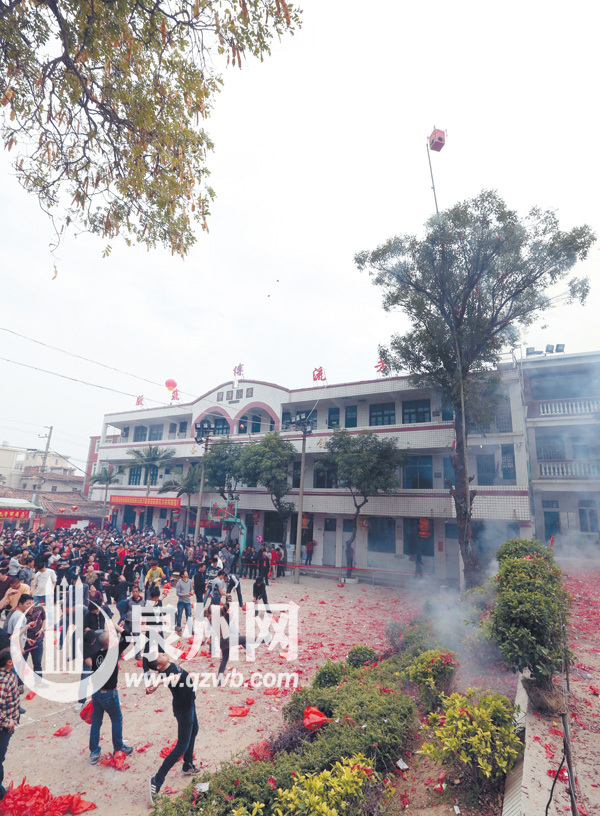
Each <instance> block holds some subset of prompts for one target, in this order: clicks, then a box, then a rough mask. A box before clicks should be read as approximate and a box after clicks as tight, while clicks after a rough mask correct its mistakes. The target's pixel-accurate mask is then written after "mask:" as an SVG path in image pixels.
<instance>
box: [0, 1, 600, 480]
mask: <svg viewBox="0 0 600 816" xmlns="http://www.w3.org/2000/svg"><path fill="white" fill-rule="evenodd" d="M300 5H301V8H302V9H303V12H304V13H303V27H302V29H301V30H300V31H299V32H298V33H297V34H296V35H295V36H294V37H285V38H284V39H283V40H282V41H281V42H280V43H276V44H275V45H274V48H273V54H272V56H271V57H270V58H267V59H266V60H265V61H264V62H263V63H260V62H258V61H254V60H252V59H251V58H249V59H248V60H247V61H246V62H245V63H244V65H243V68H242V70H238V69H232V68H229V69H225V70H224V72H223V74H224V88H223V91H222V92H221V94H220V95H219V96H218V98H217V99H216V102H215V105H214V110H213V113H212V116H211V118H210V119H209V120H208V122H207V129H208V131H209V133H210V135H211V137H212V139H213V140H214V142H215V150H214V152H213V153H212V154H211V155H210V156H209V160H208V162H209V167H210V170H211V174H212V175H211V183H212V186H213V187H214V189H215V191H216V193H217V198H216V201H215V202H214V204H213V214H212V216H211V218H210V222H209V226H210V233H209V234H208V235H207V234H206V233H203V232H201V231H200V230H198V240H197V243H196V245H195V247H194V248H193V249H192V251H191V252H190V253H189V255H188V256H187V257H186V259H185V260H183V261H182V260H181V258H179V257H176V258H173V257H171V255H170V253H168V252H167V251H163V250H153V251H150V252H148V251H146V249H145V248H140V247H135V248H127V247H126V246H125V244H124V243H122V242H120V241H118V240H117V241H114V242H113V243H112V246H113V249H112V253H111V255H110V256H109V258H107V259H103V258H102V250H103V249H104V246H105V242H103V241H102V240H101V239H100V238H95V237H92V236H86V235H80V236H79V237H78V238H75V237H74V236H73V235H71V236H69V237H67V239H66V240H64V242H63V243H62V244H61V246H60V248H59V250H58V252H57V254H56V257H55V256H53V255H52V254H51V252H50V249H49V246H50V243H51V241H52V229H51V226H50V224H49V222H48V221H47V220H46V217H45V216H44V215H43V213H42V212H41V211H40V210H39V207H38V205H37V202H36V201H35V200H34V199H33V198H31V197H29V196H27V194H26V193H25V192H24V191H22V190H21V188H20V187H19V186H18V184H17V183H16V181H15V180H14V178H13V176H12V174H11V168H10V164H9V161H8V156H7V155H6V154H0V218H1V220H0V223H1V225H2V226H1V227H0V230H1V236H2V252H1V255H0V270H1V275H0V280H1V282H2V295H1V303H2V308H1V310H0V326H1V327H2V329H4V330H6V329H8V330H9V331H4V330H3V331H0V357H3V358H8V359H10V360H13V361H18V362H20V363H25V364H27V365H30V366H37V367H39V368H45V369H49V370H51V371H55V372H58V373H61V374H65V375H67V376H70V377H75V378H79V379H83V380H86V381H88V382H91V383H96V384H98V385H102V386H104V387H106V388H113V389H116V390H118V391H124V392H127V394H131V395H134V396H135V395H142V394H143V395H144V396H145V397H146V399H147V400H148V399H154V400H157V401H164V402H165V403H167V402H168V399H169V395H168V392H167V391H166V389H165V388H164V387H162V386H160V383H163V382H164V381H165V380H166V379H167V378H173V379H175V380H176V381H177V383H178V385H179V387H180V390H181V391H182V392H183V393H185V395H186V396H185V399H191V398H192V397H193V396H196V395H200V394H203V393H205V392H206V391H208V390H210V389H212V388H214V387H215V386H217V385H219V384H220V383H222V382H225V381H227V380H229V379H230V378H231V376H232V369H233V367H234V366H235V365H237V364H238V363H242V364H243V365H244V377H246V378H249V379H258V380H266V381H269V382H276V383H279V384H281V385H284V386H286V387H289V388H301V387H307V386H311V385H312V384H313V383H312V371H313V369H314V368H315V367H317V366H323V368H324V371H325V374H326V376H327V380H328V382H330V383H336V382H346V381H351V380H363V379H371V378H374V377H375V376H376V372H375V365H376V363H377V360H378V353H377V347H378V344H380V343H384V344H385V343H386V341H387V340H388V339H389V337H390V336H391V335H392V334H393V333H396V332H399V333H402V332H404V331H406V330H407V329H408V328H409V324H408V322H407V320H406V318H405V317H404V316H403V315H402V313H399V312H395V313H391V314H386V313H384V312H383V310H382V308H381V292H380V291H379V290H378V289H377V288H376V287H375V286H373V285H372V283H371V281H370V279H369V277H368V275H367V274H365V273H359V272H358V270H357V269H356V266H355V264H354V260H353V259H354V255H355V254H356V253H357V252H358V251H361V250H364V249H373V248H375V247H376V246H378V245H379V244H381V243H383V242H385V241H386V240H387V239H388V238H390V237H391V236H393V235H395V234H401V233H419V232H420V230H421V229H422V225H423V224H424V222H425V221H426V219H427V218H428V217H429V216H430V215H431V214H432V213H433V212H434V201H433V196H432V191H431V180H430V177H429V167H428V163H427V156H426V149H427V148H426V140H427V136H428V135H429V133H430V131H431V130H432V129H433V126H434V125H435V126H437V127H440V128H443V129H444V130H446V131H447V142H446V146H445V147H444V149H443V150H442V151H441V152H440V153H438V154H432V163H433V169H434V174H435V183H436V189H437V195H438V202H439V205H440V208H441V209H443V208H445V207H450V206H452V205H453V204H455V203H456V202H457V201H461V200H463V199H466V198H469V197H472V196H475V195H476V194H477V193H478V192H479V191H480V190H482V189H484V188H487V189H496V190H497V191H498V192H499V193H500V195H501V196H502V197H503V198H504V199H505V201H506V202H507V204H508V205H509V206H510V207H511V208H513V209H516V210H518V211H519V212H520V213H522V214H524V213H525V212H526V211H527V210H528V209H529V208H530V207H532V206H534V205H537V206H540V207H543V208H553V209H555V210H556V211H557V213H558V216H559V219H560V221H561V226H562V227H564V228H572V227H574V226H577V225H580V224H583V223H588V224H590V225H591V227H592V228H593V229H594V230H595V231H596V232H597V233H598V234H600V218H599V208H598V182H599V177H598V176H599V172H598V160H597V155H598V143H599V142H600V115H599V113H598V104H597V87H596V83H597V75H598V74H597V59H596V51H597V31H598V25H599V23H600V9H599V8H598V7H597V6H595V5H594V4H592V3H591V2H589V1H588V2H578V1H577V0H576V1H575V2H572V3H569V4H568V5H556V4H554V5H552V4H550V5H549V4H548V3H541V2H537V0H529V2H527V3H522V2H514V0H507V2H504V3H503V4H502V5H500V6H499V5H497V4H485V3H481V2H467V1H466V0H454V2H452V3H450V2H440V1H439V0H430V1H429V2H427V3H407V2H400V0H372V2H371V3H368V4H365V3H364V2H360V3H359V2H356V1H355V0H303V2H301V3H300ZM599 249H600V243H599V244H597V245H596V246H595V247H594V248H593V249H592V251H591V252H590V255H589V257H588V259H587V260H586V262H585V263H583V264H581V265H580V267H579V268H578V270H577V271H578V272H579V273H580V274H587V275H588V276H589V277H590V280H591V287H592V288H591V295H590V298H589V300H588V303H587V304H586V306H585V307H581V306H569V307H566V306H562V307H560V308H558V309H556V310H554V311H552V312H549V313H546V314H545V315H544V316H543V318H542V319H541V320H540V321H539V322H538V323H537V324H536V325H535V326H533V327H531V328H530V329H528V330H527V332H526V334H525V335H524V336H523V338H522V341H523V344H524V345H532V346H537V348H543V347H544V346H545V345H546V343H552V344H555V343H565V345H566V351H567V352H580V351H590V350H597V349H600V331H599V330H598V314H599V312H600V279H599V278H600V276H599V272H600V254H598V250H599ZM55 263H56V266H57V269H58V276H57V277H56V279H54V280H53V279H52V274H53V266H54V264H55ZM10 332H17V333H19V334H23V335H26V336H27V337H31V338H34V339H36V340H39V341H42V342H44V343H46V344H51V345H54V346H57V347H59V348H61V349H66V350H68V351H71V352H73V353H75V354H79V355H81V356H84V357H88V358H90V359H92V360H95V361H98V362H101V363H104V364H105V365H107V366H112V367H114V368H118V369H121V370H123V371H126V372H129V373H131V374H135V375H137V376H139V377H142V378H146V379H148V380H151V381H153V382H156V383H158V384H159V385H156V386H154V385H150V384H148V383H144V382H140V381H139V380H136V379H134V378H133V377H131V376H126V375H124V374H119V373H116V372H114V371H110V370H108V369H106V368H101V367H99V366H96V365H93V364H91V363H88V362H84V361H82V360H77V359H74V358H73V357H70V356H67V355H65V354H62V353H60V352H58V351H53V350H51V349H49V348H47V347H43V346H40V345H36V344H34V343H32V342H30V341H27V340H25V339H23V338H21V337H18V336H16V335H15V334H11V333H10ZM0 375H1V382H2V390H1V395H2V398H1V400H0V442H5V441H6V442H9V443H10V444H12V445H25V446H27V447H42V446H43V444H44V440H43V439H39V438H38V434H43V433H44V432H45V431H44V427H43V426H46V425H53V426H54V437H53V444H52V448H53V449H55V450H58V451H59V452H60V453H63V454H66V455H70V456H71V457H73V458H72V461H73V464H74V465H75V466H77V467H80V468H83V467H84V460H85V457H86V452H87V444H88V439H89V436H90V435H92V434H96V433H98V432H99V430H100V428H101V423H102V417H103V415H104V414H105V413H108V412H113V411H120V410H129V409H130V408H133V407H134V406H135V399H134V396H124V395H120V394H117V393H112V392H110V391H106V390H102V389H98V388H94V387H91V386H85V385H82V384H80V383H76V382H70V381H67V380H64V379H60V378H57V377H54V376H51V375H49V374H45V373H42V372H39V371H35V370H31V369H27V368H23V367H21V366H17V365H15V364H13V363H8V362H4V361H2V360H0ZM146 404H147V405H153V404H154V403H150V402H147V403H146Z"/></svg>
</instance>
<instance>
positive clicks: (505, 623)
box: [491, 589, 565, 688]
mask: <svg viewBox="0 0 600 816" xmlns="http://www.w3.org/2000/svg"><path fill="white" fill-rule="evenodd" d="M560 592H561V591H559V592H554V593H553V592H551V591H550V590H544V589H539V590H538V589H536V590H531V589H529V590H524V591H522V592H511V591H509V592H504V593H502V594H501V595H500V597H499V599H498V603H497V605H496V608H495V609H494V610H493V611H492V613H491V633H492V637H493V638H494V640H495V641H496V643H497V644H498V647H499V649H500V652H501V653H502V657H503V658H504V661H505V662H506V663H507V664H508V665H509V666H510V668H511V669H512V671H513V672H517V671H521V672H522V671H523V670H524V669H529V671H530V674H531V677H532V678H533V679H534V680H535V683H536V685H538V686H539V687H540V688H550V687H551V686H552V675H553V674H554V673H555V672H556V671H558V670H559V669H560V667H561V664H562V657H563V633H562V621H563V620H564V617H565V608H564V605H563V599H562V596H561V594H560Z"/></svg>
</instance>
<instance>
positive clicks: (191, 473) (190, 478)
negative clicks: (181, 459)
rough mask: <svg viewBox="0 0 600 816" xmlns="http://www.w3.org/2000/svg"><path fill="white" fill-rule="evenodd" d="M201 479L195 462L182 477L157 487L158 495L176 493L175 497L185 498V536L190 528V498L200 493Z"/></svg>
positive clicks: (167, 480)
mask: <svg viewBox="0 0 600 816" xmlns="http://www.w3.org/2000/svg"><path fill="white" fill-rule="evenodd" d="M201 478H202V468H201V466H200V465H199V464H198V463H197V462H196V463H194V464H193V465H190V466H189V468H188V469H187V472H186V474H185V475H184V476H181V477H179V478H175V479H166V480H165V481H163V483H162V485H161V486H160V487H159V489H158V492H159V493H172V492H175V493H177V496H179V497H181V496H187V504H186V513H185V528H184V529H185V534H186V535H187V532H188V528H189V526H190V512H191V501H192V496H195V495H196V493H199V492H200V480H201Z"/></svg>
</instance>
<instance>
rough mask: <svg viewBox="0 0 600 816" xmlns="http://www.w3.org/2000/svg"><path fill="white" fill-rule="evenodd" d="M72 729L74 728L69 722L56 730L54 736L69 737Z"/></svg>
mask: <svg viewBox="0 0 600 816" xmlns="http://www.w3.org/2000/svg"><path fill="white" fill-rule="evenodd" d="M72 730H73V729H72V728H71V726H70V725H69V723H67V724H66V725H63V726H61V727H60V728H59V729H57V730H56V731H55V732H54V736H55V737H68V736H69V734H70V733H71V731H72Z"/></svg>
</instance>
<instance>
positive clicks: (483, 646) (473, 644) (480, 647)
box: [462, 615, 502, 666]
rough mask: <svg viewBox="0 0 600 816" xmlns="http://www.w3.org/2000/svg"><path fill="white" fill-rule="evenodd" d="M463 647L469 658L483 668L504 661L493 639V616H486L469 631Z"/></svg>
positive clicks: (464, 638) (465, 636)
mask: <svg viewBox="0 0 600 816" xmlns="http://www.w3.org/2000/svg"><path fill="white" fill-rule="evenodd" d="M462 645H463V648H464V649H465V650H466V651H467V652H468V654H469V656H470V657H471V658H472V659H473V660H476V661H477V662H478V663H479V664H480V665H482V666H490V665H493V664H498V663H500V662H501V661H502V653H501V651H500V649H499V648H498V644H497V643H496V641H495V640H494V638H493V637H492V618H491V615H485V616H484V617H483V618H481V619H480V620H479V621H478V622H475V623H474V624H473V625H472V626H470V627H469V628H468V629H467V631H466V633H465V635H464V637H463V644H462Z"/></svg>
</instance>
